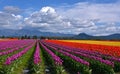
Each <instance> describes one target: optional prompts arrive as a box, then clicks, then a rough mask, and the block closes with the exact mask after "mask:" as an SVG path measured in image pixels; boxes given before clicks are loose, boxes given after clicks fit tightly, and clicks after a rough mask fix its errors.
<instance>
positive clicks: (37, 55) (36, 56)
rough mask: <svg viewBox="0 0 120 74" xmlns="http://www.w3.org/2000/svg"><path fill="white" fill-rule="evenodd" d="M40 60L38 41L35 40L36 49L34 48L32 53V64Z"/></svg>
mask: <svg viewBox="0 0 120 74" xmlns="http://www.w3.org/2000/svg"><path fill="white" fill-rule="evenodd" d="M40 62H41V59H40V47H39V43H38V42H37V46H36V50H35V53H34V64H38V63H40Z"/></svg>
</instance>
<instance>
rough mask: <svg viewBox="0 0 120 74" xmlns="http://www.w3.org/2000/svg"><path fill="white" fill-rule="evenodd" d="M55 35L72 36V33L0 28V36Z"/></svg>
mask: <svg viewBox="0 0 120 74" xmlns="http://www.w3.org/2000/svg"><path fill="white" fill-rule="evenodd" d="M23 35H28V36H34V35H36V36H50V37H52V36H56V37H72V36H73V34H62V33H52V32H41V31H38V30H27V29H21V30H11V29H4V30H0V36H11V37H14V36H23Z"/></svg>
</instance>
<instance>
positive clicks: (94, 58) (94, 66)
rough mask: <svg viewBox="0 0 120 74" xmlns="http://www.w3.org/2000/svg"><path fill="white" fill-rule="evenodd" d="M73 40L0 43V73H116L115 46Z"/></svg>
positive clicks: (119, 68) (119, 60)
mask: <svg viewBox="0 0 120 74" xmlns="http://www.w3.org/2000/svg"><path fill="white" fill-rule="evenodd" d="M74 41H75V42H74ZM74 41H73V40H72V41H71V40H69V41H68V40H64V41H61V40H35V39H28V40H8V41H4V42H0V74H119V72H120V47H119V46H112V45H100V44H98V43H99V42H96V43H97V44H90V43H79V40H78V42H77V40H74ZM82 41H83V40H82ZM85 42H86V41H85ZM88 42H89V41H88ZM114 43H115V42H114ZM108 44H109V43H108ZM113 52H114V53H113Z"/></svg>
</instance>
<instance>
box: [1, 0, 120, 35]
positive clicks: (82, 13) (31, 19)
mask: <svg viewBox="0 0 120 74" xmlns="http://www.w3.org/2000/svg"><path fill="white" fill-rule="evenodd" d="M119 8H120V2H116V3H108V4H107V3H104V4H102V3H100V4H98V3H88V2H80V3H76V4H73V5H66V6H60V7H50V6H46V7H42V8H41V9H40V10H39V11H34V9H33V8H30V9H28V10H27V9H26V11H25V12H23V14H28V15H29V16H28V15H27V16H28V17H26V16H24V17H23V16H22V15H20V14H16V12H18V11H19V10H20V9H19V8H17V7H13V6H7V7H5V8H4V11H3V12H2V11H1V12H0V25H3V26H2V27H4V28H17V27H19V29H22V28H29V29H38V30H40V31H44V32H60V33H73V34H79V33H82V32H85V33H88V34H92V35H107V34H112V33H120V32H119V30H120V25H117V24H118V23H120V14H119V13H120V9H119ZM9 11H10V12H9ZM27 11H29V12H28V13H27ZM14 12H15V13H14Z"/></svg>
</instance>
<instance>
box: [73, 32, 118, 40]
mask: <svg viewBox="0 0 120 74" xmlns="http://www.w3.org/2000/svg"><path fill="white" fill-rule="evenodd" d="M72 38H73V39H98V40H120V34H111V35H107V36H92V35H88V34H85V33H80V34H78V35H75V36H73V37H72Z"/></svg>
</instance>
